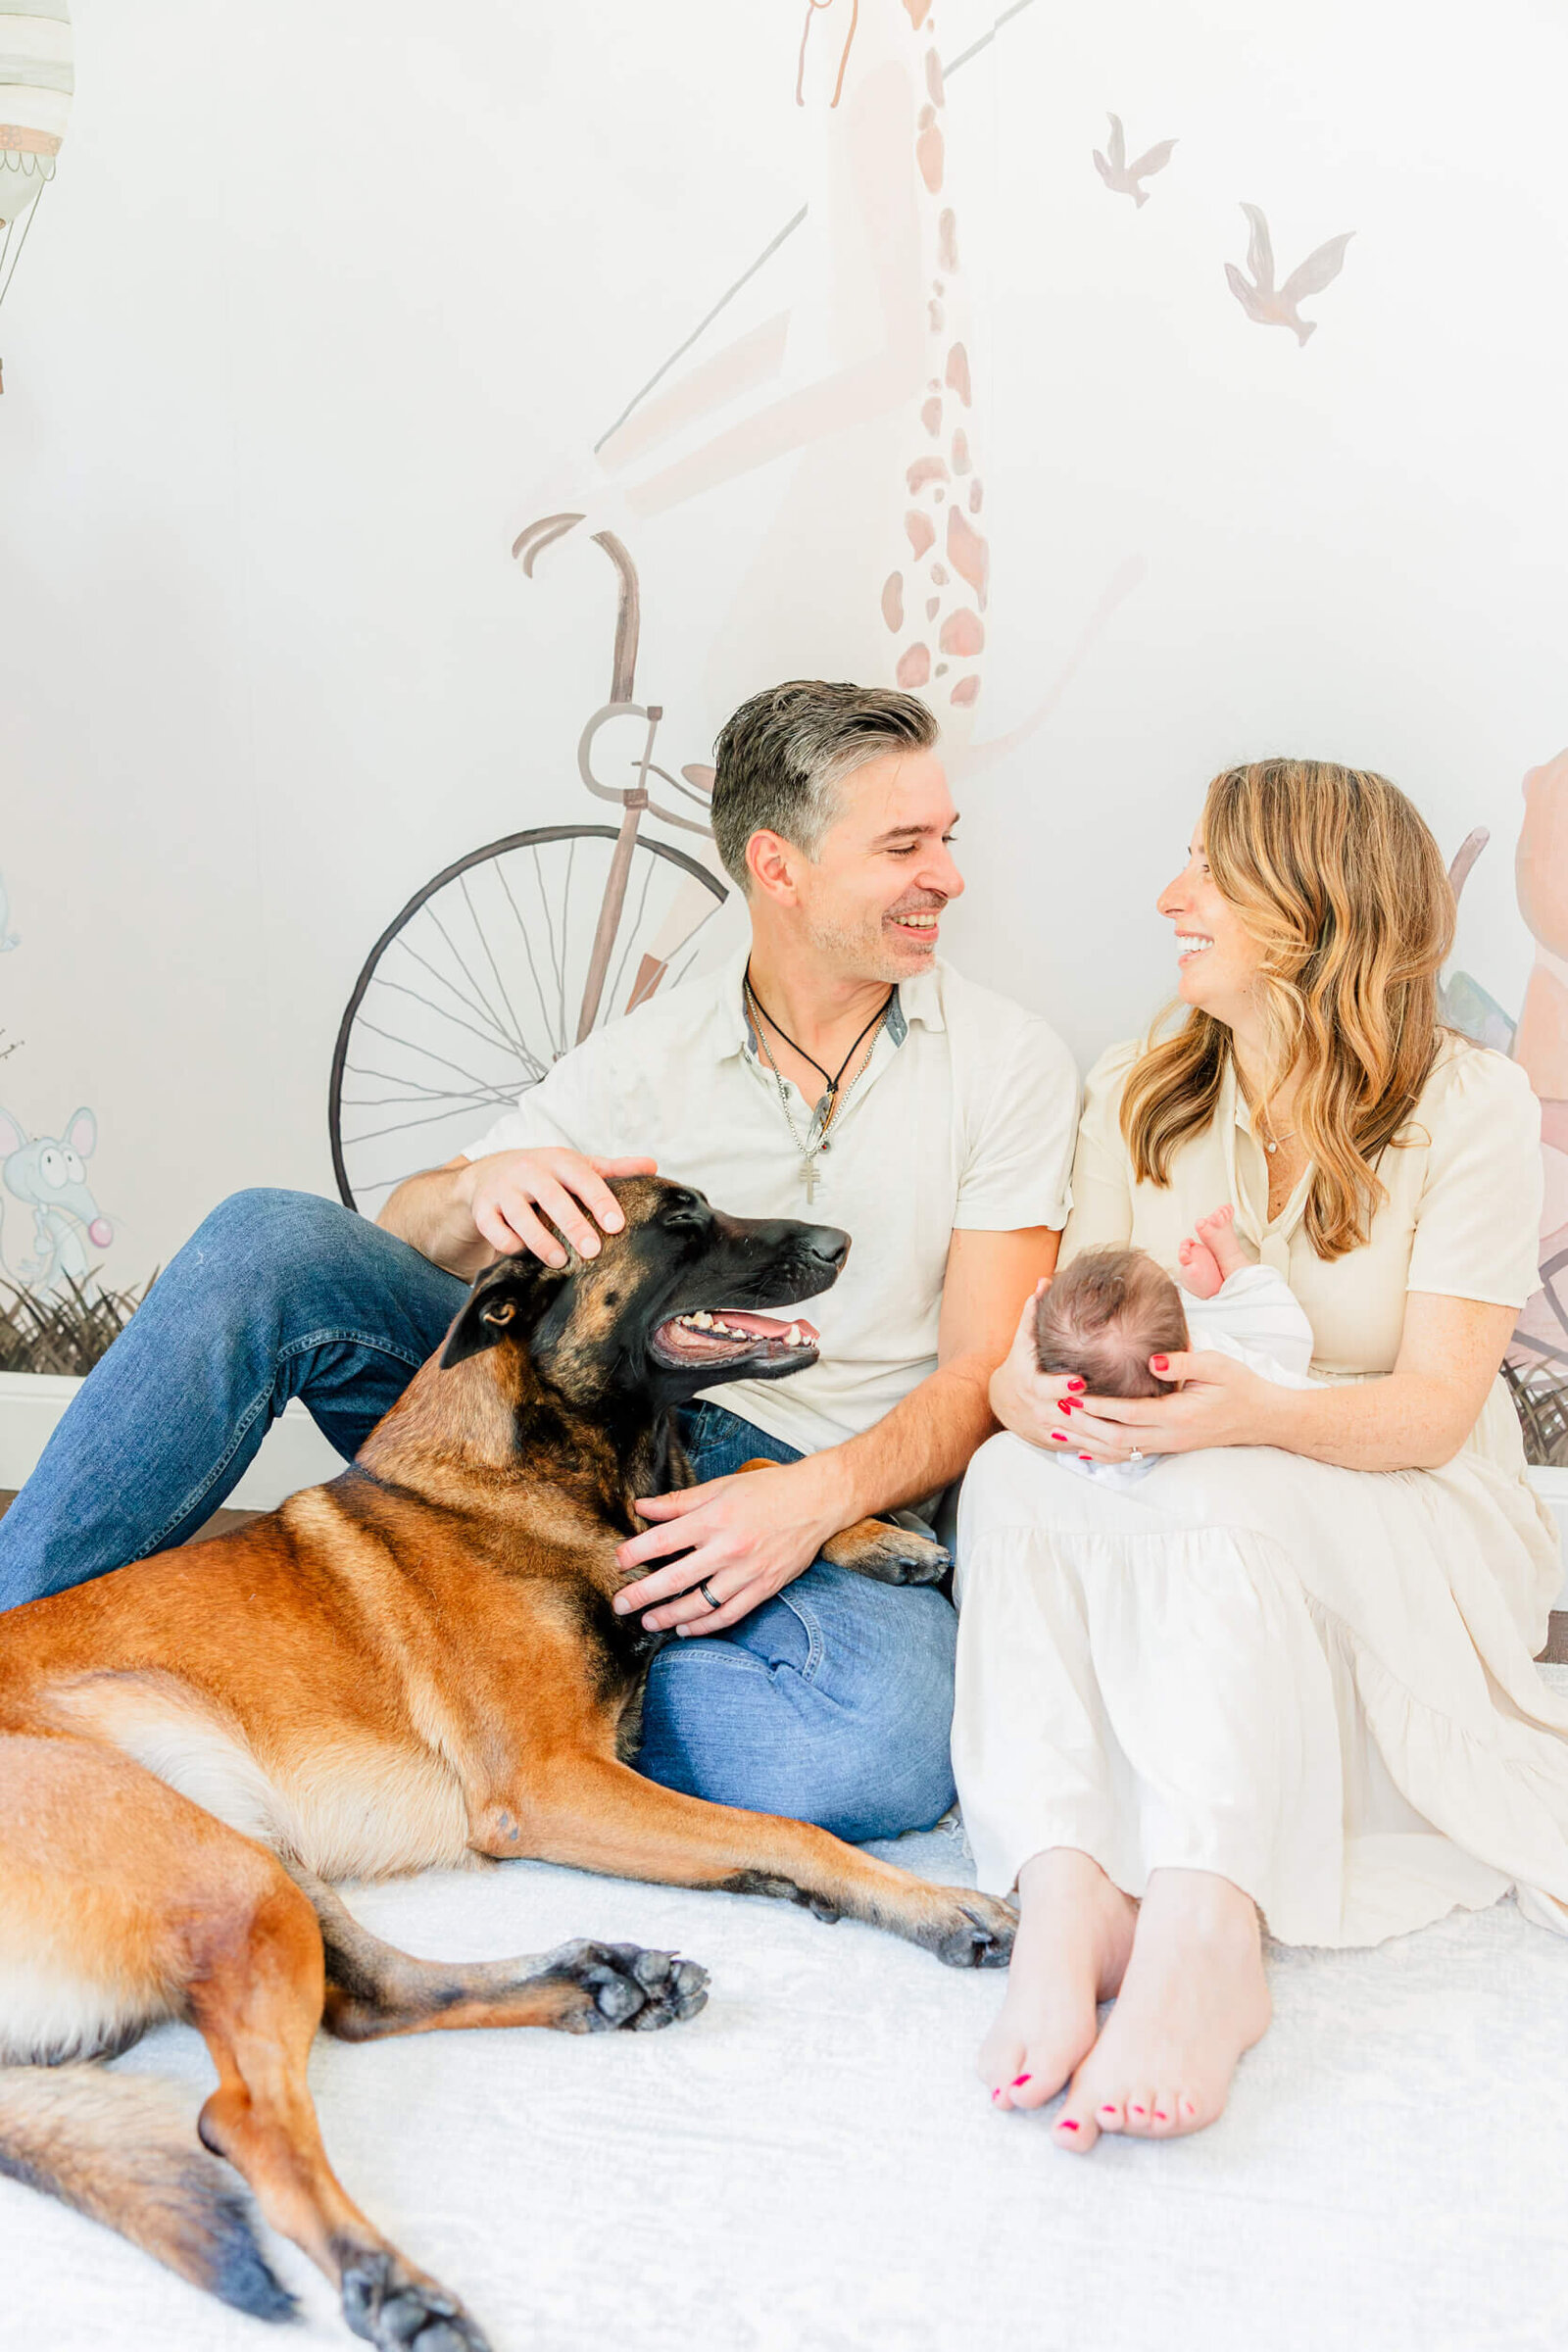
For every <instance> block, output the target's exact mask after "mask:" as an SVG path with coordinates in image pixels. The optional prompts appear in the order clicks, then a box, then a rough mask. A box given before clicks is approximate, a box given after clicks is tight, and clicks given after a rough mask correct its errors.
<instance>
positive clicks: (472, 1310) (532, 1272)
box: [441, 1250, 577, 1372]
mask: <svg viewBox="0 0 1568 2352" xmlns="http://www.w3.org/2000/svg"><path fill="white" fill-rule="evenodd" d="M576 1262H577V1259H576V1253H575V1252H573V1253H572V1256H571V1257H570V1259H568V1261H567V1263H566V1264H565V1265H564V1266H545V1265H541V1264H540V1262H539V1260H538V1258H536V1257H535V1256H534V1255H533V1253H532V1251H531V1250H522V1251H520V1252H519V1254H518V1255H517V1256H516V1257H509V1258H507V1259H505V1260H504V1261H503V1262H502V1264H500V1265H499V1266H490V1267H488V1268H487V1269H486V1271H485V1272H484V1273H483V1274H481V1275H480V1277H479V1279H478V1281H477V1282H476V1283H475V1284H474V1286H473V1289H472V1290H471V1291H470V1292H469V1293H468V1296H467V1298H466V1299H465V1300H464V1302H463V1306H462V1308H461V1309H460V1311H459V1314H458V1319H457V1321H456V1322H455V1323H454V1324H453V1326H452V1329H451V1331H450V1332H449V1333H448V1335H447V1344H446V1346H445V1347H444V1348H442V1350H441V1369H442V1371H443V1372H450V1371H451V1369H452V1367H453V1365H454V1364H462V1363H466V1361H467V1359H468V1357H469V1356H470V1355H482V1354H483V1353H484V1351H485V1349H486V1348H497V1347H499V1346H500V1344H501V1342H502V1341H503V1340H506V1339H521V1338H522V1337H523V1336H524V1334H525V1333H527V1332H530V1331H532V1329H533V1327H534V1325H535V1324H536V1323H537V1322H538V1320H539V1318H540V1316H541V1315H542V1314H543V1312H544V1310H545V1308H546V1307H547V1306H548V1305H549V1303H550V1301H551V1299H553V1298H554V1297H555V1295H556V1292H557V1290H558V1289H559V1288H560V1286H561V1284H562V1283H563V1282H564V1280H565V1278H566V1276H567V1274H569V1273H570V1272H571V1271H572V1269H573V1267H574V1266H575V1265H576Z"/></svg>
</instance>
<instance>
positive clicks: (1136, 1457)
mask: <svg viewBox="0 0 1568 2352" xmlns="http://www.w3.org/2000/svg"><path fill="white" fill-rule="evenodd" d="M1143 1458H1144V1449H1143V1447H1142V1446H1134V1447H1133V1449H1132V1451H1131V1453H1130V1454H1129V1455H1128V1456H1127V1459H1128V1460H1129V1461H1130V1462H1141V1461H1142V1460H1143ZM704 1590H705V1591H706V1590H707V1588H706V1587H705V1588H704Z"/></svg>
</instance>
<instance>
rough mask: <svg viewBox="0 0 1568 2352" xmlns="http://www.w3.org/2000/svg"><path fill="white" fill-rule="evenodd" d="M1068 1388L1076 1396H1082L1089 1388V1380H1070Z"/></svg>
mask: <svg viewBox="0 0 1568 2352" xmlns="http://www.w3.org/2000/svg"><path fill="white" fill-rule="evenodd" d="M1067 1386H1068V1388H1069V1389H1071V1391H1072V1393H1073V1395H1074V1396H1075V1397H1081V1396H1082V1395H1083V1393H1084V1391H1085V1389H1087V1388H1088V1386H1089V1383H1088V1381H1087V1380H1069V1381H1068V1383H1067Z"/></svg>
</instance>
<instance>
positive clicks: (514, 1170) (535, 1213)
mask: <svg viewBox="0 0 1568 2352" xmlns="http://www.w3.org/2000/svg"><path fill="white" fill-rule="evenodd" d="M657 1165H658V1163H657V1162H656V1161H654V1160H652V1159H589V1158H586V1157H585V1156H584V1155H583V1153H582V1152H568V1151H566V1150H565V1149H564V1147H562V1146H560V1145H555V1144H546V1145H542V1146H541V1147H540V1149H539V1150H538V1151H537V1152H487V1153H486V1154H485V1156H484V1158H483V1159H475V1160H472V1161H470V1162H469V1172H468V1177H467V1205H468V1210H469V1213H470V1214H471V1216H472V1218H473V1222H474V1225H475V1227H476V1229H477V1230H478V1231H479V1232H480V1233H481V1234H482V1235H483V1236H484V1238H485V1240H486V1241H487V1242H488V1243H489V1244H490V1247H491V1249H492V1250H499V1251H500V1253H501V1255H502V1256H503V1257H515V1256H516V1255H517V1253H518V1251H519V1250H532V1252H533V1254H534V1256H535V1257H537V1258H541V1259H542V1260H543V1261H544V1263H545V1264H546V1265H547V1266H564V1264H565V1262H566V1253H565V1251H564V1250H563V1249H562V1247H561V1241H560V1238H559V1237H560V1236H561V1235H562V1234H564V1236H565V1238H566V1240H567V1241H568V1242H569V1243H570V1244H571V1246H572V1248H573V1249H574V1250H576V1252H577V1254H578V1256H579V1257H597V1256H598V1255H599V1235H600V1231H601V1229H602V1230H603V1231H604V1232H606V1233H618V1232H619V1231H620V1229H621V1227H622V1225H624V1223H625V1221H626V1220H625V1218H624V1217H623V1216H622V1215H621V1213H620V1207H619V1204H618V1202H617V1201H616V1200H615V1196H614V1194H613V1192H612V1191H611V1189H610V1187H609V1185H608V1184H607V1183H606V1182H605V1179H606V1177H608V1176H652V1175H654V1174H655V1173H656V1170H657ZM546 1220H548V1222H547V1221H546ZM551 1226H554V1227H555V1228H556V1231H555V1232H554V1233H552V1231H551V1230H550V1228H551Z"/></svg>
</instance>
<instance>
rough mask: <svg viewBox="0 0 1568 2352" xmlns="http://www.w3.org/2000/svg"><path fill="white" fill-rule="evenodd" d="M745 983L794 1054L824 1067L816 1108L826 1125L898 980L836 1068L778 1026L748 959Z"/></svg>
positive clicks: (885, 1012) (883, 1016)
mask: <svg viewBox="0 0 1568 2352" xmlns="http://www.w3.org/2000/svg"><path fill="white" fill-rule="evenodd" d="M744 986H745V990H746V994H747V996H748V997H749V998H750V999H751V1001H752V1003H753V1004H754V1005H756V1007H757V1009H758V1011H759V1012H760V1014H761V1016H762V1018H763V1020H764V1021H765V1022H766V1023H767V1025H768V1027H769V1028H770V1029H771V1030H772V1032H773V1034H774V1036H775V1037H781V1038H782V1039H783V1040H784V1043H785V1044H786V1045H787V1046H788V1047H789V1049H790V1052H791V1053H792V1054H799V1055H800V1057H801V1059H802V1060H803V1061H809V1063H810V1065H811V1067H812V1069H813V1070H821V1071H822V1076H823V1078H824V1079H825V1080H826V1081H827V1091H826V1093H825V1094H824V1095H823V1097H822V1099H821V1101H820V1102H819V1103H817V1104H816V1105H815V1109H816V1116H817V1121H818V1124H819V1125H821V1126H823V1127H825V1126H826V1125H827V1123H828V1121H829V1119H830V1118H831V1117H832V1116H833V1105H834V1103H835V1101H836V1099H837V1096H838V1091H839V1086H840V1083H841V1081H842V1079H843V1076H844V1073H845V1071H846V1070H847V1069H848V1068H849V1066H850V1064H851V1062H852V1061H853V1060H854V1059H855V1056H856V1055H857V1054H858V1052H859V1051H860V1048H861V1046H862V1045H863V1044H864V1043H865V1041H866V1039H867V1038H868V1037H869V1036H870V1034H871V1032H872V1030H873V1029H874V1028H876V1026H877V1024H878V1023H879V1022H881V1021H885V1020H886V1019H887V1017H888V1006H889V1005H891V1004H892V1002H893V999H894V995H895V993H896V990H897V983H895V984H894V987H892V988H890V989H889V990H888V993H887V995H886V996H885V997H884V998H883V1000H882V1002H881V1004H880V1005H878V1006H877V1008H876V1010H875V1012H873V1013H872V1015H871V1018H870V1019H869V1020H868V1021H867V1022H866V1024H865V1027H864V1028H863V1029H862V1030H861V1031H860V1034H859V1036H858V1038H857V1039H856V1041H855V1043H854V1045H853V1046H852V1047H851V1048H850V1050H849V1052H848V1053H847V1054H845V1056H844V1059H843V1060H842V1061H841V1062H840V1063H839V1066H838V1068H837V1070H825V1069H822V1064H821V1063H820V1062H819V1061H818V1060H817V1058H816V1055H815V1054H808V1052H807V1051H806V1048H805V1047H804V1046H798V1045H797V1044H796V1042H795V1040H794V1038H793V1037H791V1035H790V1033H789V1031H788V1030H787V1029H781V1028H780V1027H779V1024H778V1022H777V1021H775V1020H774V1018H773V1015H772V1014H771V1013H770V1012H769V1011H768V1009H767V1006H766V1005H764V1004H763V1003H762V1000H761V998H760V996H759V995H758V993H757V991H756V989H755V988H754V987H753V986H752V967H751V965H750V964H749V963H748V965H747V966H746V978H745V982H744Z"/></svg>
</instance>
